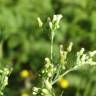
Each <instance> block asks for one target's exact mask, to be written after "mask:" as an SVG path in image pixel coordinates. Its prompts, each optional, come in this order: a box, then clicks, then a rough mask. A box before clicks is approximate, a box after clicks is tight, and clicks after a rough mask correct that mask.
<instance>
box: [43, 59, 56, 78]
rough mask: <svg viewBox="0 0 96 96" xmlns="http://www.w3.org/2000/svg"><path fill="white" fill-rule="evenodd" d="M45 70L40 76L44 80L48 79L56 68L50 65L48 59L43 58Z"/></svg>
mask: <svg viewBox="0 0 96 96" xmlns="http://www.w3.org/2000/svg"><path fill="white" fill-rule="evenodd" d="M45 62H46V64H45V68H44V69H43V70H42V76H43V77H44V78H45V79H48V80H49V79H50V78H51V77H52V76H53V74H54V72H55V71H56V68H55V66H54V65H53V64H52V63H51V61H50V59H49V58H45Z"/></svg>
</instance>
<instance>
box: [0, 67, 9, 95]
mask: <svg viewBox="0 0 96 96" xmlns="http://www.w3.org/2000/svg"><path fill="white" fill-rule="evenodd" d="M9 74H10V70H9V69H8V68H4V69H2V70H0V96H2V95H3V90H4V88H5V86H7V84H8V75H9Z"/></svg>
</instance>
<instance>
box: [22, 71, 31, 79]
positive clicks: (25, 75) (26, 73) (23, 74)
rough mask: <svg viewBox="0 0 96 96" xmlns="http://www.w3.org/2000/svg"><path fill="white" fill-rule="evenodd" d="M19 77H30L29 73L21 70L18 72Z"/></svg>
mask: <svg viewBox="0 0 96 96" xmlns="http://www.w3.org/2000/svg"><path fill="white" fill-rule="evenodd" d="M20 76H21V77H22V78H27V77H29V76H30V72H29V71H28V70H22V71H21V72H20Z"/></svg>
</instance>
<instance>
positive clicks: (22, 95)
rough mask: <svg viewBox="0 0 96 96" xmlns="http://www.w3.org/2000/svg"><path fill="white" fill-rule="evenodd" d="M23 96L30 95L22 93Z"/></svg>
mask: <svg viewBox="0 0 96 96" xmlns="http://www.w3.org/2000/svg"><path fill="white" fill-rule="evenodd" d="M21 96H29V94H28V93H22V94H21Z"/></svg>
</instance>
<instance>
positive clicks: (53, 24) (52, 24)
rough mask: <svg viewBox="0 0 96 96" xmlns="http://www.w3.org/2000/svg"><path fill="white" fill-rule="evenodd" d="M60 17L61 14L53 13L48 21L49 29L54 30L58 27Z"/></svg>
mask: <svg viewBox="0 0 96 96" xmlns="http://www.w3.org/2000/svg"><path fill="white" fill-rule="evenodd" d="M61 18H62V15H53V19H52V21H50V22H49V27H50V29H51V30H56V29H58V28H59V22H60V20H61Z"/></svg>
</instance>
